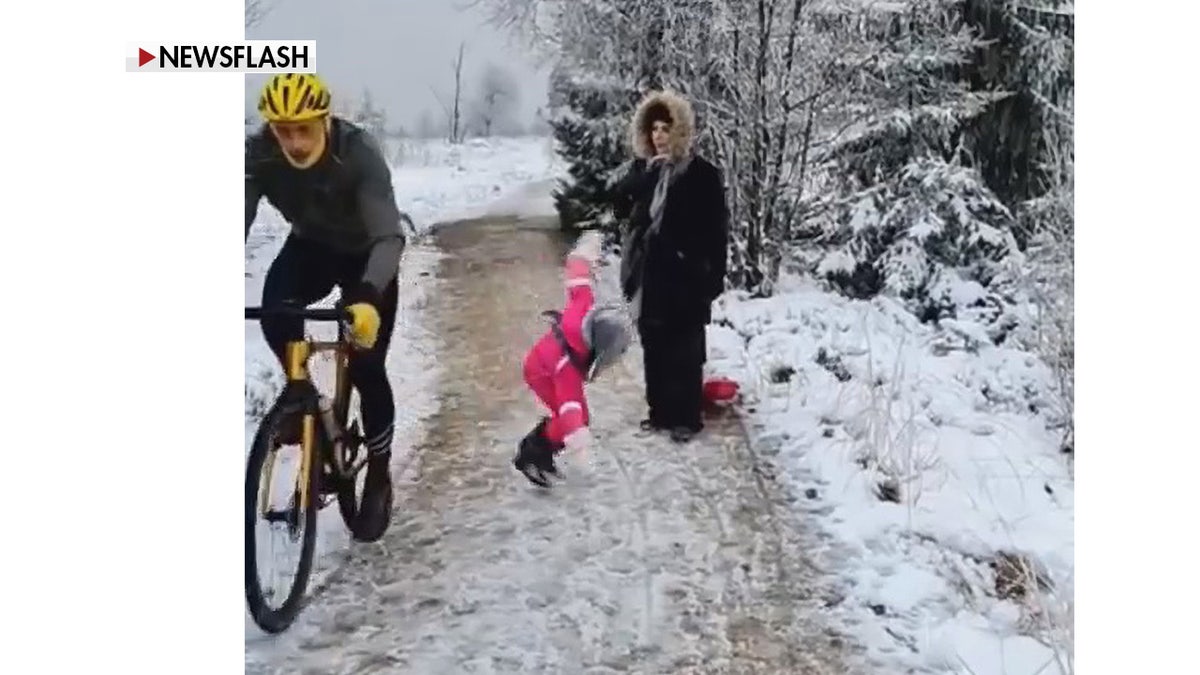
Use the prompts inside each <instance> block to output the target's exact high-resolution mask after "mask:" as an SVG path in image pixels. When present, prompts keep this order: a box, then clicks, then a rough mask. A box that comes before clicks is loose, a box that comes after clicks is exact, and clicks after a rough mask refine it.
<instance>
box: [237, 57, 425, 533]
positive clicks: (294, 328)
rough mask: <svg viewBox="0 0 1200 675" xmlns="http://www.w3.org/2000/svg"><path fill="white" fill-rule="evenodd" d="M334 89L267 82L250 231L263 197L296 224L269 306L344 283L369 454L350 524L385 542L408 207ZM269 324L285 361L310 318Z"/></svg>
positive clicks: (303, 79)
mask: <svg viewBox="0 0 1200 675" xmlns="http://www.w3.org/2000/svg"><path fill="white" fill-rule="evenodd" d="M330 100H331V97H330V93H329V90H328V89H327V88H326V86H325V84H324V83H323V82H322V81H321V80H320V79H319V78H318V77H317V76H315V75H311V74H286V75H276V76H274V77H272V78H271V79H270V80H269V81H268V82H267V83H266V85H265V86H264V87H263V89H262V93H261V95H260V97H259V101H258V110H259V113H260V114H261V115H262V117H263V119H264V121H265V124H264V125H263V126H262V128H261V129H259V130H258V131H257V132H256V133H254V134H253V135H251V136H249V137H248V138H247V139H246V238H249V236H250V225H251V223H252V222H253V221H254V217H255V214H256V212H257V210H258V202H259V200H260V199H261V198H263V197H265V198H266V199H267V201H268V202H269V203H270V204H271V205H272V206H274V207H275V208H276V209H277V210H278V211H279V213H280V214H282V215H283V217H284V218H285V219H286V220H287V221H288V222H289V224H290V225H291V232H290V233H289V235H288V237H287V240H286V241H285V242H284V244H283V248H282V250H280V251H279V255H278V256H276V258H275V260H274V261H273V262H272V263H271V268H270V270H269V271H268V272H267V278H266V280H265V282H264V284H263V297H262V304H263V306H264V307H270V306H273V305H279V304H284V303H287V304H297V305H303V306H307V305H311V304H313V303H315V302H317V301H318V300H321V299H322V298H324V297H326V296H328V295H329V293H330V292H332V290H333V288H334V287H335V286H336V287H338V288H340V290H341V297H342V302H343V304H344V305H346V307H347V309H348V311H349V312H350V314H351V317H352V321H350V322H348V325H347V329H348V334H349V337H350V340H351V343H352V344H353V346H354V347H355V349H354V350H352V353H351V355H350V358H349V374H350V378H351V382H352V383H353V385H354V387H355V388H356V389H357V390H358V395H359V400H360V403H361V406H360V407H361V412H362V424H363V434H364V436H365V438H366V447H367V449H368V451H369V453H370V455H369V460H368V463H367V475H366V483H365V486H364V488H363V498H362V504H361V506H360V508H359V520H358V522H357V523H356V524H355V527H352V528H351V529H352V530H354V532H353V535H354V537H355V538H356V539H358V540H359V541H375V540H378V539H379V538H380V537H382V536H383V533H384V532H385V531H386V530H387V527H388V523H389V521H390V518H391V505H392V480H391V471H390V468H389V463H390V461H391V448H392V433H393V428H394V422H395V413H396V408H395V402H394V400H393V396H392V387H391V384H390V383H389V382H388V376H387V371H386V370H385V367H384V361H385V359H386V357H387V352H388V345H389V343H390V341H391V337H392V329H393V326H394V324H395V319H396V306H397V300H398V288H397V275H398V272H399V265H400V257H401V254H402V253H403V252H404V248H405V243H406V240H405V237H404V231H403V230H402V229H401V228H402V223H401V221H402V219H403V218H405V216H404V215H403V214H402V213H401V212H400V211H399V209H398V208H397V206H396V200H395V196H394V194H393V192H392V181H391V171H390V170H389V169H388V166H387V163H386V162H385V161H384V159H383V153H382V151H381V150H380V148H379V146H378V145H377V143H376V141H375V140H374V139H373V138H372V137H371V136H370V135H369V134H368V133H366V132H365V131H364V130H363V129H361V128H359V127H357V126H355V125H354V124H351V123H350V122H348V121H346V120H344V119H341V118H340V117H338V116H336V115H334V114H332V113H331V111H330ZM261 325H262V331H263V336H264V337H265V338H266V341H267V343H268V344H269V345H270V347H271V350H272V351H274V352H275V355H276V357H278V358H279V360H280V363H283V359H284V348H285V345H286V344H287V342H288V341H289V340H297V339H301V338H302V337H303V331H304V326H303V322H302V321H301V320H299V319H289V318H279V317H275V318H270V319H265V318H264V319H263V320H262V322H261ZM299 428H300V425H299V420H296V421H295V423H294V424H289V425H287V429H285V430H284V435H285V439H284V441H285V442H299ZM287 436H290V437H291V438H286V437H287Z"/></svg>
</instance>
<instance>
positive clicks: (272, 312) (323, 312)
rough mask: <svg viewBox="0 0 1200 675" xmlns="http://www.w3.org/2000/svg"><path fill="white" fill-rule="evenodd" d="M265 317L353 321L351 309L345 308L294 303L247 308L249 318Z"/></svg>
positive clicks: (247, 317)
mask: <svg viewBox="0 0 1200 675" xmlns="http://www.w3.org/2000/svg"><path fill="white" fill-rule="evenodd" d="M263 317H289V318H299V319H304V320H305V321H346V322H349V321H352V317H351V316H350V312H349V310H347V309H345V308H336V309H312V308H308V307H296V306H292V305H279V306H276V307H247V308H246V319H247V320H251V319H261V318H263Z"/></svg>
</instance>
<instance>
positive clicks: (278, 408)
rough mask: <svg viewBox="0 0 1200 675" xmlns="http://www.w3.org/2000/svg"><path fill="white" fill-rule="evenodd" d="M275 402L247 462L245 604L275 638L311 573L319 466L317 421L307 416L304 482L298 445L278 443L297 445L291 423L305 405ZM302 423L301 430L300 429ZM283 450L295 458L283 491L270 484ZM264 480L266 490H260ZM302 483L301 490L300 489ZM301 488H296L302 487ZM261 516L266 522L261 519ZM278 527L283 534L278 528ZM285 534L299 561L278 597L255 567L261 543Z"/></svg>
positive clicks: (293, 616) (295, 609) (297, 605)
mask: <svg viewBox="0 0 1200 675" xmlns="http://www.w3.org/2000/svg"><path fill="white" fill-rule="evenodd" d="M284 394H285V395H284V396H281V397H280V401H279V402H277V403H276V404H275V406H273V407H272V408H271V410H270V411H268V412H267V414H266V415H265V416H264V417H263V420H262V422H260V423H259V426H258V430H257V432H256V433H255V435H254V443H253V444H252V446H251V448H250V456H249V457H248V458H247V461H246V505H245V506H246V514H245V515H246V523H245V525H246V604H247V606H248V608H249V611H250V615H251V617H252V618H253V619H254V623H255V624H257V625H258V627H259V628H261V629H262V630H264V631H266V632H268V633H280V632H283V631H284V630H287V628H288V627H289V626H291V624H292V622H293V621H295V619H296V616H297V615H298V614H299V613H300V609H301V606H302V602H303V599H304V592H305V590H306V588H307V586H308V580H309V576H310V574H311V573H312V564H313V554H314V552H315V547H316V541H317V511H318V508H317V502H318V500H319V495H318V489H319V487H320V482H319V479H320V475H321V465H320V456H319V452H318V447H319V446H318V443H317V433H318V432H317V431H316V430H317V428H318V427H317V419H316V417H315V415H310V416H309V417H308V420H310V421H308V422H304V423H303V424H312V428H313V430H314V433H313V436H312V438H313V443H312V447H310V448H309V451H308V453H307V454H308V457H307V461H308V463H309V467H308V471H307V479H306V480H305V479H304V478H303V476H304V470H303V464H304V462H305V460H306V458H305V457H304V456H303V455H304V453H303V452H302V449H301V446H300V445H299V444H298V443H295V444H288V446H290V447H288V446H283V445H281V443H280V441H281V440H294V441H300V440H301V439H302V436H301V437H300V438H289V436H292V437H294V436H295V435H296V434H295V432H294V428H295V423H296V420H297V419H299V420H304V419H305V418H304V417H303V415H304V413H305V412H306V409H309V408H310V407H309V406H306V405H304V404H302V403H289V404H285V403H283V400H284V399H285V398H291V399H292V400H293V401H294V400H295V397H288V396H287V394H288V392H286V391H285V392H284ZM303 424H301V426H300V429H301V430H302V429H303ZM284 447H288V449H290V450H291V451H292V452H293V453H294V454H295V455H296V456H297V457H298V459H299V462H298V465H299V466H298V471H297V474H296V476H295V477H294V478H293V479H292V480H291V481H286V482H283V485H284V487H282V488H278V487H277V486H278V485H280V484H281V482H280V481H276V480H274V478H275V476H274V475H273V474H274V470H275V460H276V459H278V456H279V455H280V450H282V449H283V448H284ZM264 478H265V479H266V485H264ZM301 483H303V486H302V485H301ZM302 487H303V488H306V489H301V488H302ZM264 516H265V517H264ZM260 518H263V520H265V521H266V523H267V526H268V532H267V536H266V537H262V536H261V533H260V530H259V526H260ZM280 525H282V526H283V527H282V532H280V529H281V528H279V527H278V526H280ZM279 533H282V534H285V535H286V538H287V539H290V540H291V541H292V542H293V543H295V542H296V541H297V540H299V543H300V551H299V559H298V561H297V563H296V565H295V575H294V576H293V577H292V581H291V584H290V585H289V586H288V588H287V590H286V592H283V593H279V592H278V589H275V588H271V589H264V588H263V585H262V581H261V578H260V572H261V571H262V570H261V569H260V567H259V564H258V549H259V544H260V543H262V541H260V540H261V539H267V540H272V543H273V539H274V535H276V534H279ZM279 595H282V602H281V603H279V604H278V606H272V601H273V600H275V599H276V598H277V596H279Z"/></svg>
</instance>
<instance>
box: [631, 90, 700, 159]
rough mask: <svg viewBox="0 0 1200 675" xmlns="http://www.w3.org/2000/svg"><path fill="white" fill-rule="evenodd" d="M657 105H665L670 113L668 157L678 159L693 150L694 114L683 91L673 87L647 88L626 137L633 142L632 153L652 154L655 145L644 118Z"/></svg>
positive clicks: (646, 155) (644, 156) (644, 157)
mask: <svg viewBox="0 0 1200 675" xmlns="http://www.w3.org/2000/svg"><path fill="white" fill-rule="evenodd" d="M656 106H662V107H664V108H666V109H667V112H668V113H670V115H671V136H670V140H669V142H668V145H669V152H670V154H671V158H672V159H674V160H676V161H678V160H681V159H683V158H684V157H686V156H687V155H688V154H689V153H691V151H692V140H693V138H694V136H695V129H696V115H695V113H694V112H693V111H692V104H691V103H690V102H689V101H688V100H687V99H686V98H684V97H683V96H682V95H680V94H677V93H675V92H673V91H654V92H650V93H649V94H648V95H647V96H646V97H645V98H643V99H642V102H641V103H639V104H638V107H637V111H636V112H635V113H634V114H633V121H632V122H631V123H630V125H629V140H630V143H631V144H632V146H633V154H634V155H635V156H637V157H640V158H642V159H650V158H651V157H653V156H654V146H653V145H652V144H651V143H650V129H649V127H648V125H647V124H646V118H647V116H648V114H649V112H650V110H651V108H654V107H656Z"/></svg>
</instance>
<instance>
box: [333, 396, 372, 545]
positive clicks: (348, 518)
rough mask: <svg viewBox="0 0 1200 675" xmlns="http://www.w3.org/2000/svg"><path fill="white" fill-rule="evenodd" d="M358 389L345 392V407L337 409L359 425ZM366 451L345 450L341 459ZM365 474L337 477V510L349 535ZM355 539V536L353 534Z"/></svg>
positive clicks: (349, 459)
mask: <svg viewBox="0 0 1200 675" xmlns="http://www.w3.org/2000/svg"><path fill="white" fill-rule="evenodd" d="M357 398H358V391H356V390H354V389H353V388H351V389H350V392H349V393H348V394H347V396H346V398H345V399H344V400H346V402H347V404H346V406H345V407H346V409H345V410H343V411H339V412H341V413H342V419H343V420H346V421H347V422H348V423H353V422H354V421H355V418H358V419H359V424H360V425H361V424H362V422H361V417H359V415H358V406H357V405H356V403H357ZM347 426H349V425H347ZM366 452H367V449H366V448H365V447H359V448H357V449H356V450H355V451H354V452H346V453H345V454H344V455H343V459H344V460H345V461H346V462H347V463H354V462H357V461H359V459H360V458H362V457H364V456H365V454H366ZM365 475H366V471H365V470H360V471H357V472H355V473H354V474H353V475H351V476H349V477H339V478H338V479H337V483H336V484H337V503H338V511H340V512H341V514H342V521H343V522H344V523H345V524H346V530H347V531H348V532H350V534H351V536H355V523H357V522H358V506H359V504H361V503H362V489H363V480H364V477H365ZM355 538H356V539H357V536H355Z"/></svg>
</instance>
